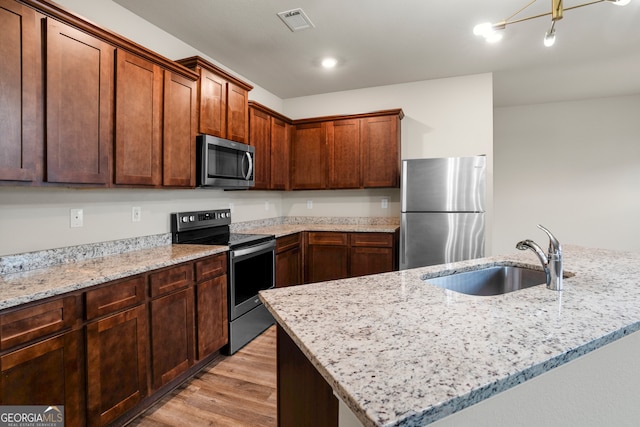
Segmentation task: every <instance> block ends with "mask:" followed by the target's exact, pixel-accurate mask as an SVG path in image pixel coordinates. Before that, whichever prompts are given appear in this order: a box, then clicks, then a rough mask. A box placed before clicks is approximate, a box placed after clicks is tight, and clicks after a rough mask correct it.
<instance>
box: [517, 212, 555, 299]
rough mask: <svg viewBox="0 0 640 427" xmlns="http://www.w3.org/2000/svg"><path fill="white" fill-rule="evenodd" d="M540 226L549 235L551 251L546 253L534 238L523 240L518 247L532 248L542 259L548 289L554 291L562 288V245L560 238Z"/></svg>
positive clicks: (521, 248)
mask: <svg viewBox="0 0 640 427" xmlns="http://www.w3.org/2000/svg"><path fill="white" fill-rule="evenodd" d="M538 228H539V229H540V230H542V231H544V232H545V233H547V236H549V253H548V254H545V253H544V251H543V250H542V248H541V247H540V246H538V244H537V243H536V242H534V241H533V240H529V239H527V240H523V241H521V242H518V244H517V245H516V248H518V249H520V250H522V251H523V250H526V249H531V250H532V251H533V252H534V253H535V254H536V255H537V256H538V258H539V259H540V262H541V263H542V268H544V272H545V274H546V275H547V289H551V290H552V291H561V290H562V247H561V246H560V242H558V239H556V237H555V236H554V235H553V234H551V232H550V231H549V230H547V229H546V228H544V227H543V226H542V225H540V224H538Z"/></svg>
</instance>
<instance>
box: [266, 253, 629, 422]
mask: <svg viewBox="0 0 640 427" xmlns="http://www.w3.org/2000/svg"><path fill="white" fill-rule="evenodd" d="M496 264H498V265H518V266H530V267H533V268H540V267H539V266H538V261H537V259H536V258H535V257H534V256H533V255H532V254H531V253H517V254H513V255H507V256H499V257H491V258H483V259H478V260H472V261H464V262H458V263H455V264H447V265H441V266H432V267H424V268H417V269H412V270H406V271H400V272H393V273H385V274H380V275H373V276H365V277H360V278H354V279H347V280H337V281H331V282H324V283H317V284H310V285H303V286H296V287H289V288H283V289H275V290H268V291H263V292H262V293H261V298H262V299H263V301H264V302H265V304H266V306H267V308H268V309H269V310H270V311H271V313H272V314H273V315H274V317H275V318H276V321H277V322H278V325H279V327H280V328H281V329H280V330H279V332H281V333H282V332H284V333H286V335H287V338H288V339H290V341H291V342H293V343H295V346H297V347H298V348H299V350H300V351H301V353H302V354H303V355H304V356H305V357H306V358H307V359H308V361H310V363H311V364H312V365H313V367H314V368H315V369H316V370H317V372H318V373H319V374H320V376H321V377H322V378H323V379H324V381H326V383H327V384H328V385H329V386H330V389H331V390H332V392H333V394H335V395H336V396H337V397H338V398H339V402H344V404H343V406H345V407H346V408H348V409H349V411H350V412H351V413H352V414H354V415H355V417H356V418H357V420H358V421H359V422H360V423H361V424H363V425H365V426H421V425H427V424H431V423H434V422H435V423H436V425H440V424H442V425H466V424H465V423H466V422H468V421H469V419H473V420H474V424H475V425H490V424H483V422H482V421H483V419H482V418H481V419H478V418H473V417H493V419H494V420H500V414H498V412H504V414H509V413H513V412H514V409H515V410H516V412H517V411H518V410H520V411H524V410H525V409H526V406H529V405H528V403H531V405H530V407H531V408H534V409H533V411H532V412H531V411H529V412H527V411H524V413H526V414H531V413H533V414H534V415H533V416H536V415H535V414H539V415H540V416H542V415H544V414H543V412H545V406H544V405H546V404H547V403H548V402H549V401H550V402H559V403H560V406H561V407H562V404H563V403H564V404H565V405H566V404H572V402H575V401H576V399H578V400H581V397H580V396H575V395H567V394H562V393H563V391H562V389H561V388H555V386H546V388H545V387H544V386H543V387H542V388H541V387H538V389H541V390H542V392H536V391H533V393H538V394H546V395H547V397H548V399H547V400H545V399H540V398H539V397H540V396H538V397H537V398H532V396H531V394H527V392H526V389H524V387H529V385H530V384H535V383H536V382H537V381H538V380H543V379H544V378H545V377H547V376H549V375H552V374H554V373H555V372H561V370H562V369H564V368H569V367H571V366H572V365H574V363H569V364H567V362H572V361H573V362H575V364H577V363H580V362H581V361H582V360H588V358H589V357H591V356H594V355H597V354H598V352H600V351H606V350H607V349H608V348H615V347H616V346H619V345H624V347H622V349H621V350H619V351H617V353H614V354H613V355H612V356H609V355H606V354H605V356H604V359H605V362H604V365H607V360H606V359H607V358H608V357H614V358H615V357H617V356H620V355H623V356H624V355H625V354H628V355H629V356H631V357H633V356H632V354H633V353H630V351H632V350H630V349H634V348H635V349H637V348H638V336H639V334H633V332H635V331H637V330H638V329H640V287H639V286H638V285H639V284H640V254H637V253H628V252H616V251H609V250H600V249H588V248H581V247H575V246H565V249H564V267H565V273H567V274H569V275H571V277H569V278H565V280H564V290H563V291H562V292H555V291H550V290H548V289H546V288H545V286H544V285H540V286H534V287H531V288H528V289H523V290H519V291H516V292H511V293H507V294H504V295H497V296H490V297H481V296H472V295H465V294H460V293H456V292H453V291H449V290H444V289H440V288H437V287H435V286H433V285H430V284H428V278H429V277H435V276H440V275H445V274H450V273H451V272H452V271H458V272H460V271H466V270H474V269H478V268H482V267H485V266H490V265H496ZM425 278H426V280H424V279H425ZM627 335H630V336H628V337H626V338H624V339H622V340H619V338H623V337H625V336H627ZM629 340H631V341H629ZM614 341H617V342H615V343H614ZM610 343H613V344H611V345H608V344H610ZM634 346H635V347H634ZM597 349H600V350H598V351H597V352H593V353H592V354H587V353H591V352H592V351H593V350H597ZM635 354H637V350H635ZM585 355H586V356H585ZM600 358H601V359H602V357H600ZM621 363H624V362H621V360H620V359H619V358H618V359H616V360H611V363H610V365H611V366H612V367H613V368H614V370H615V369H617V370H618V371H619V372H620V373H621V375H620V377H622V378H623V379H624V378H625V377H626V378H628V379H629V380H630V381H631V384H634V383H636V381H637V378H638V373H637V372H634V371H638V369H637V368H635V364H627V365H621ZM565 364H566V365H565ZM561 365H565V366H561ZM576 366H577V365H576ZM594 366H596V368H594ZM597 366H601V365H597V364H596V365H586V367H584V368H579V369H583V372H581V371H580V370H579V371H578V374H577V376H578V378H580V377H591V376H597V375H598V372H593V371H594V370H596V371H597V370H598V369H600V368H597ZM634 368H635V369H634ZM563 378H564V377H563ZM566 378H567V379H566V380H564V381H565V382H574V380H573V379H571V378H573V377H571V376H568V377H566ZM562 381H563V380H562V379H560V382H562ZM551 384H553V381H552V382H551ZM514 386H517V387H514ZM531 387H533V385H532V386H531ZM550 387H551V388H550ZM594 387H595V388H596V389H597V390H595V391H596V392H600V393H605V394H609V395H611V398H612V399H613V400H614V401H616V402H621V403H620V406H619V407H609V408H606V407H605V408H602V407H597V405H595V407H593V408H591V409H592V411H591V412H593V413H588V411H585V410H583V409H578V410H577V411H576V410H575V409H574V413H566V412H565V413H564V417H565V418H564V419H559V420H558V425H560V424H564V425H581V424H582V425H584V423H582V421H581V418H580V417H585V416H586V417H590V419H591V420H593V423H592V424H591V425H598V424H600V425H602V422H603V421H602V420H603V419H604V420H607V421H611V422H613V424H615V425H625V423H627V424H626V425H632V424H631V420H637V419H638V416H639V415H640V414H639V413H638V409H637V407H638V405H637V402H636V404H633V405H632V404H628V403H629V402H628V401H624V399H622V400H621V399H620V397H621V396H625V395H626V396H627V397H629V398H631V399H632V401H637V391H635V392H632V393H628V391H629V390H634V388H633V386H627V385H625V384H620V389H619V390H616V387H617V386H616V385H615V384H614V385H613V386H611V385H608V386H607V385H605V386H602V387H601V385H599V384H597V383H596V384H595V386H594ZM607 387H612V388H607ZM523 389H524V390H525V393H524V396H525V397H524V399H525V403H524V406H521V407H520V408H508V407H504V406H502V407H501V406H500V404H499V403H498V406H497V408H498V410H496V408H495V407H494V408H491V407H489V409H488V410H485V411H484V412H482V411H480V412H476V413H475V414H474V413H473V412H471V411H475V410H477V408H482V406H483V405H486V404H490V403H491V402H492V401H495V400H497V399H502V398H504V397H507V398H508V397H509V396H510V395H512V394H514V393H521V390H523ZM507 390H508V391H507ZM505 391H506V392H505ZM616 391H618V392H619V396H615V392H616ZM567 393H568V394H573V392H572V391H569V392H567ZM588 393H590V391H588V392H587V394H588ZM527 396H528V397H527ZM527 399H530V400H529V401H527ZM598 399H600V398H598ZM602 401H603V400H602V399H600V400H598V402H602ZM478 402H482V403H480V404H478ZM507 402H508V401H507ZM514 402H516V403H511V404H514V405H522V402H518V401H517V400H516V401H514ZM545 402H547V403H545ZM476 404H477V405H476ZM506 404H507V405H509V404H510V403H506ZM341 405H342V403H341ZM536 405H537V406H536ZM604 405H609V403H604ZM465 408H466V409H465ZM500 408H501V409H500ZM565 409H566V408H565ZM536 411H537V412H536ZM549 411H550V412H551V413H552V414H554V413H557V411H560V412H562V411H563V409H557V408H556V409H552V408H551V409H550V410H549ZM554 411H556V412H554ZM467 412H468V413H471V414H472V415H470V417H471V418H467V419H466V421H465V418H460V417H463V416H464V414H465V413H467ZM579 412H580V413H579ZM613 413H615V415H616V416H619V418H617V419H616V420H612V419H611V416H612V414H613ZM452 414H453V415H452ZM585 414H586V415H585ZM598 414H600V415H601V416H602V417H604V418H601V419H598V418H594V417H595V416H597V415H598ZM567 417H568V420H569V422H567ZM342 419H343V418H342V416H341V418H340V420H341V421H342ZM449 420H451V421H452V422H450V423H447V421H449ZM454 420H455V423H454V422H453V421H454ZM486 420H488V422H489V423H490V422H492V421H491V420H490V419H489V418H487V419H486ZM519 421H522V420H516V419H512V418H511V419H510V418H506V421H504V418H503V423H504V422H507V423H508V424H510V425H526V424H527V423H526V422H519ZM546 422H547V421H546V420H545V419H543V418H540V417H537V418H533V419H531V420H530V424H529V425H543V424H544V425H548V424H546ZM494 425H495V424H494Z"/></svg>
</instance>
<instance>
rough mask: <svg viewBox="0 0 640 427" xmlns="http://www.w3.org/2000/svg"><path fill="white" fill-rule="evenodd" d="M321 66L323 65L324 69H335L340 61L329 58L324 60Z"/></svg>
mask: <svg viewBox="0 0 640 427" xmlns="http://www.w3.org/2000/svg"><path fill="white" fill-rule="evenodd" d="M320 64H322V66H323V67H324V68H334V67H335V66H336V65H338V60H337V59H336V58H330V57H327V58H324V59H323V60H322V62H321V63H320Z"/></svg>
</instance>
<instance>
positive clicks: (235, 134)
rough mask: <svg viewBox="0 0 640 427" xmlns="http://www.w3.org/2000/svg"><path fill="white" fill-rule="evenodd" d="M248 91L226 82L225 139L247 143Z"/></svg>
mask: <svg viewBox="0 0 640 427" xmlns="http://www.w3.org/2000/svg"><path fill="white" fill-rule="evenodd" d="M248 102H249V91H248V90H246V89H244V88H243V87H241V86H239V85H236V84H233V83H231V82H229V83H228V84H227V136H226V138H227V139H230V140H232V141H237V142H242V143H244V144H248V143H249V110H248V108H249V107H248Z"/></svg>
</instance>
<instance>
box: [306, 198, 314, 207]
mask: <svg viewBox="0 0 640 427" xmlns="http://www.w3.org/2000/svg"><path fill="white" fill-rule="evenodd" d="M307 209H313V200H307Z"/></svg>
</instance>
